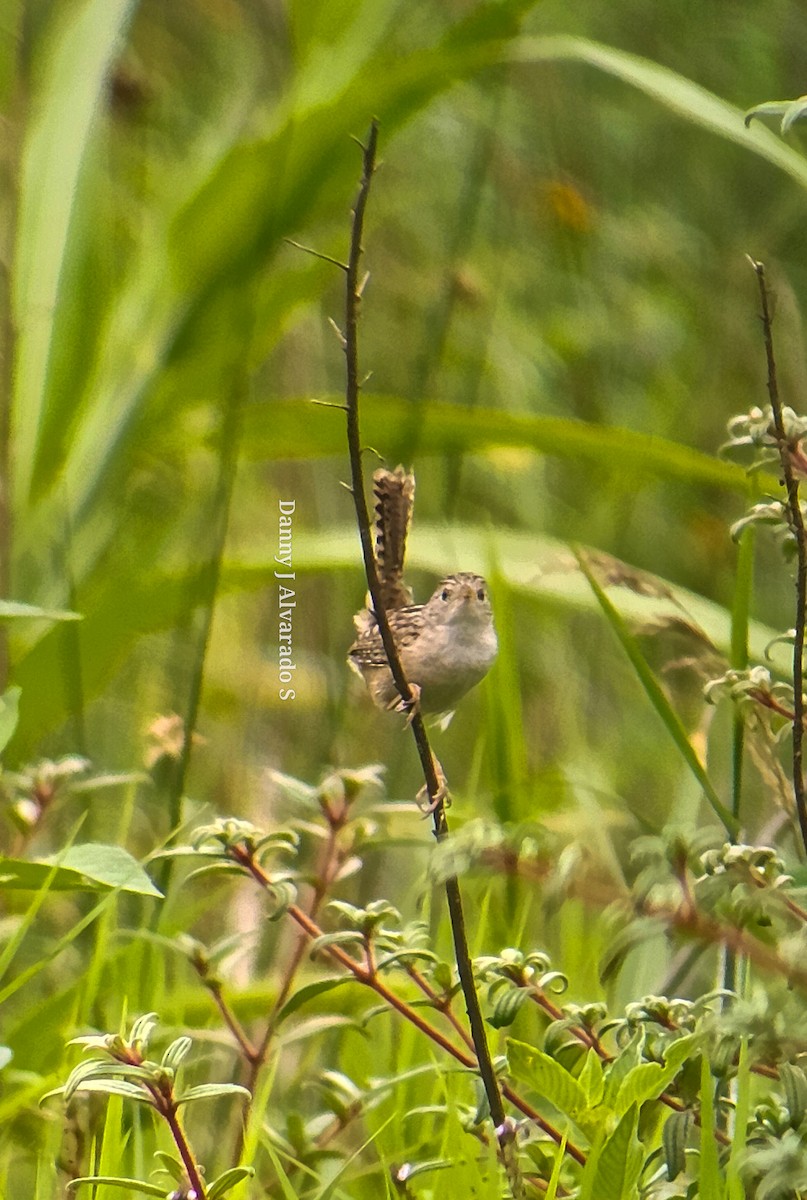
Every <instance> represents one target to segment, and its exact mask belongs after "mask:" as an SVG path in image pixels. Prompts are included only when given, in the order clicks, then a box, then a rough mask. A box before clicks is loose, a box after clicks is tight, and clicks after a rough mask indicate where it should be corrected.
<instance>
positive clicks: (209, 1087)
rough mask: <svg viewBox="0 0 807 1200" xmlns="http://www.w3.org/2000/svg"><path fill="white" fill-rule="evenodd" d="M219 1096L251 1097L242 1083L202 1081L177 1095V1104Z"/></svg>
mask: <svg viewBox="0 0 807 1200" xmlns="http://www.w3.org/2000/svg"><path fill="white" fill-rule="evenodd" d="M217 1096H245V1097H246V1098H247V1099H249V1098H250V1092H249V1091H248V1089H247V1088H245V1087H241V1084H240V1083H200V1084H199V1085H198V1086H197V1087H192V1088H188V1090H187V1092H183V1093H182V1095H181V1096H177V1104H191V1103H192V1102H193V1101H194V1100H212V1099H215V1098H216V1097H217Z"/></svg>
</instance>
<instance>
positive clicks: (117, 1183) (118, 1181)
mask: <svg viewBox="0 0 807 1200" xmlns="http://www.w3.org/2000/svg"><path fill="white" fill-rule="evenodd" d="M83 1183H90V1184H101V1183H103V1184H105V1185H106V1186H107V1187H117V1188H123V1189H124V1190H125V1191H127V1192H137V1193H139V1194H141V1195H146V1196H162V1197H163V1200H165V1188H164V1187H161V1186H160V1184H158V1183H145V1182H144V1181H143V1180H142V1179H125V1178H124V1177H123V1176H118V1175H82V1176H81V1178H80V1179H70V1180H68V1182H67V1189H68V1191H71V1192H75V1191H76V1190H77V1189H78V1188H80V1187H81V1185H82V1184H83ZM209 1194H210V1193H208V1195H209Z"/></svg>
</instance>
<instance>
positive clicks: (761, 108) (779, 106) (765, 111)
mask: <svg viewBox="0 0 807 1200" xmlns="http://www.w3.org/2000/svg"><path fill="white" fill-rule="evenodd" d="M789 104H790V101H789V100H768V101H766V103H765V104H755V105H754V107H753V108H749V110H748V112H747V113H746V114H745V116H744V117H743V124H744V125H745V127H746V129H747V128H748V126H749V125H750V124H751V122H752V121H753V119H754V117H781V116H782V114H783V113H784V112H786V111H787V108H788V105H789Z"/></svg>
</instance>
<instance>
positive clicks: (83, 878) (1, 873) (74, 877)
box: [0, 842, 162, 896]
mask: <svg viewBox="0 0 807 1200" xmlns="http://www.w3.org/2000/svg"><path fill="white" fill-rule="evenodd" d="M51 873H52V879H51V882H50V890H51V891H54V892H63V891H90V892H92V891H99V890H106V889H107V888H119V889H120V890H121V891H123V892H134V893H135V894H136V895H139V896H161V895H162V893H161V892H160V891H158V889H157V888H156V887H155V886H154V884H153V883H152V882H151V880H150V879H149V877H148V875H147V874H146V872H145V871H144V870H143V868H142V867H141V866H140V864H139V863H138V862H137V860H136V859H134V858H132V856H131V854H129V853H128V851H126V850H124V849H122V847H120V846H104V845H100V844H96V843H93V842H88V843H85V844H84V845H80V846H73V847H71V849H69V850H68V851H67V852H66V853H65V854H64V855H62V856H61V857H60V858H59V859H58V860H55V859H51V860H47V861H44V862H32V861H30V860H27V859H14V858H2V859H0V886H1V887H4V888H21V889H24V890H34V889H37V888H40V887H42V885H43V884H44V882H45V881H46V879H48V876H49V875H51Z"/></svg>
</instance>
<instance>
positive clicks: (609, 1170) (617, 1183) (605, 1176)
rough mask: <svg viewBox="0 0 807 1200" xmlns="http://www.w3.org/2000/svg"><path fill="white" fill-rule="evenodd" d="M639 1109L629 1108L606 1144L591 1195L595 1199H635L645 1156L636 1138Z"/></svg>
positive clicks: (600, 1157)
mask: <svg viewBox="0 0 807 1200" xmlns="http://www.w3.org/2000/svg"><path fill="white" fill-rule="evenodd" d="M638 1122H639V1109H638V1107H631V1108H629V1109H628V1111H627V1112H626V1113H625V1115H624V1116H623V1117H622V1120H621V1121H620V1122H619V1124H618V1125H617V1127H616V1129H615V1130H614V1132H613V1133H612V1134H611V1135H610V1137H609V1138H608V1139H607V1141H606V1142H605V1145H604V1146H603V1148H602V1152H601V1154H600V1156H599V1161H598V1163H597V1173H596V1177H595V1181H594V1187H593V1190H592V1195H593V1196H596V1197H597V1200H635V1197H636V1195H637V1186H638V1183H639V1173H640V1172H641V1169H642V1161H643V1158H644V1153H643V1150H642V1144H641V1142H640V1141H639V1139H638V1137H637V1136H636V1129H637V1125H638Z"/></svg>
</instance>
